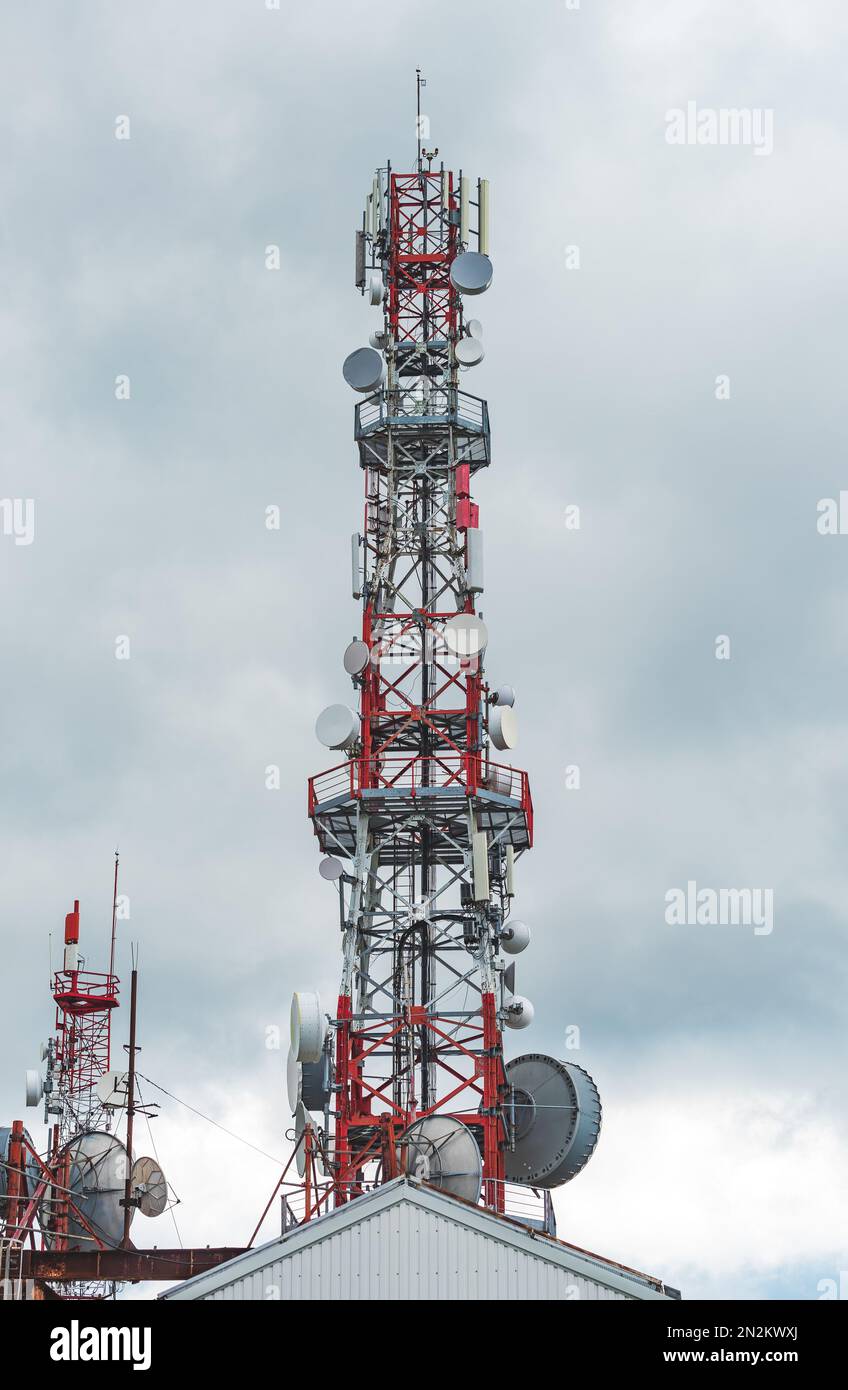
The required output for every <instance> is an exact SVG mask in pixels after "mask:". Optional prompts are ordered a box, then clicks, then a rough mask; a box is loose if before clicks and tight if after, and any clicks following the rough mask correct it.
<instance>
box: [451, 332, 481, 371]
mask: <svg viewBox="0 0 848 1390" xmlns="http://www.w3.org/2000/svg"><path fill="white" fill-rule="evenodd" d="M454 356H455V357H456V360H457V362H458V363H459V365H460V367H476V366H477V364H478V363H479V362H482V361H483V358H484V357H485V356H486V354H485V352H484V351H483V344H482V343H481V342H480V339H479V338H460V340H459V342H458V343H457V344H456V346H455V348H454Z"/></svg>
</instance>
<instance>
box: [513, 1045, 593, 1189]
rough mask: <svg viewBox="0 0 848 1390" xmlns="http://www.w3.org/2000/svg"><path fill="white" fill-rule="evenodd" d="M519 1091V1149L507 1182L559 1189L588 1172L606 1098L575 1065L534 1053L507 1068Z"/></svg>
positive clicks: (516, 1104) (516, 1103)
mask: <svg viewBox="0 0 848 1390" xmlns="http://www.w3.org/2000/svg"><path fill="white" fill-rule="evenodd" d="M506 1076H507V1081H508V1082H509V1083H510V1085H511V1086H513V1087H514V1088H515V1089H514V1093H513V1098H514V1114H515V1148H514V1149H513V1150H510V1149H507V1150H506V1155H505V1156H506V1178H507V1182H520V1183H526V1184H528V1185H529V1186H531V1187H548V1188H550V1187H559V1186H560V1184H561V1183H564V1182H569V1181H570V1180H571V1178H574V1177H576V1176H577V1174H578V1173H579V1172H580V1171H581V1169H583V1168H585V1166H586V1164H587V1163H588V1162H589V1159H590V1158H591V1157H592V1154H593V1153H594V1151H595V1145H596V1144H597V1142H598V1135H599V1134H600V1132H601V1098H600V1096H599V1095H598V1088H597V1086H596V1085H595V1083H594V1081H593V1080H592V1078H591V1076H590V1075H589V1073H588V1072H587V1071H585V1070H584V1069H583V1067H578V1066H577V1064H576V1063H575V1062H559V1061H557V1059H556V1058H555V1057H545V1056H543V1055H542V1054H541V1053H537V1052H532V1053H528V1054H527V1055H526V1056H524V1057H516V1058H514V1060H513V1061H511V1062H508V1063H507V1068H506Z"/></svg>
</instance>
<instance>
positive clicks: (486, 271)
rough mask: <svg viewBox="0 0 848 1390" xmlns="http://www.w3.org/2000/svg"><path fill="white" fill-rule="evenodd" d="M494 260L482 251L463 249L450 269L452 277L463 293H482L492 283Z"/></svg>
mask: <svg viewBox="0 0 848 1390" xmlns="http://www.w3.org/2000/svg"><path fill="white" fill-rule="evenodd" d="M494 273H495V272H494V269H493V266H492V262H491V261H490V260H489V257H488V256H484V255H483V254H482V252H480V251H463V253H462V255H461V256H457V258H456V260H455V261H454V263H453V265H452V266H451V269H450V278H451V280H452V282H453V284H454V286H455V287H456V289H458V290H459V291H460V293H461V294H482V293H483V291H484V290H487V289H488V288H489V286H490V285H491V283H492V276H493V275H494Z"/></svg>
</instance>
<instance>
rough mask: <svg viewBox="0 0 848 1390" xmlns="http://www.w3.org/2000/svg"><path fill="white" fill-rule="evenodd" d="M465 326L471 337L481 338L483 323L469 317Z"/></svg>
mask: <svg viewBox="0 0 848 1390" xmlns="http://www.w3.org/2000/svg"><path fill="white" fill-rule="evenodd" d="M465 327H466V328H467V329H468V333H469V336H470V337H472V338H482V336H483V325H482V323H481V322H480V320H479V319H469V320H468V322H467V323H466V325H465Z"/></svg>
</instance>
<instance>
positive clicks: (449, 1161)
mask: <svg viewBox="0 0 848 1390" xmlns="http://www.w3.org/2000/svg"><path fill="white" fill-rule="evenodd" d="M399 1158H400V1160H401V1168H402V1169H405V1171H406V1172H407V1173H409V1175H410V1177H413V1178H421V1179H422V1181H423V1182H429V1183H432V1185H433V1186H434V1187H438V1188H441V1190H442V1192H450V1193H451V1195H452V1196H454V1197H462V1198H464V1200H465V1201H466V1202H477V1201H478V1200H479V1198H480V1187H481V1185H482V1181H483V1168H482V1164H481V1162H480V1150H479V1149H478V1147H477V1141H476V1139H475V1138H474V1135H473V1134H472V1133H471V1130H470V1129H469V1128H468V1126H467V1125H464V1124H463V1123H462V1121H461V1120H455V1119H453V1118H452V1116H450V1115H428V1116H427V1118H426V1119H423V1120H417V1121H416V1122H415V1124H414V1125H411V1126H410V1128H409V1129H408V1130H407V1131H406V1133H405V1134H404V1135H403V1136H402V1138H401V1141H400V1154H399Z"/></svg>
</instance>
